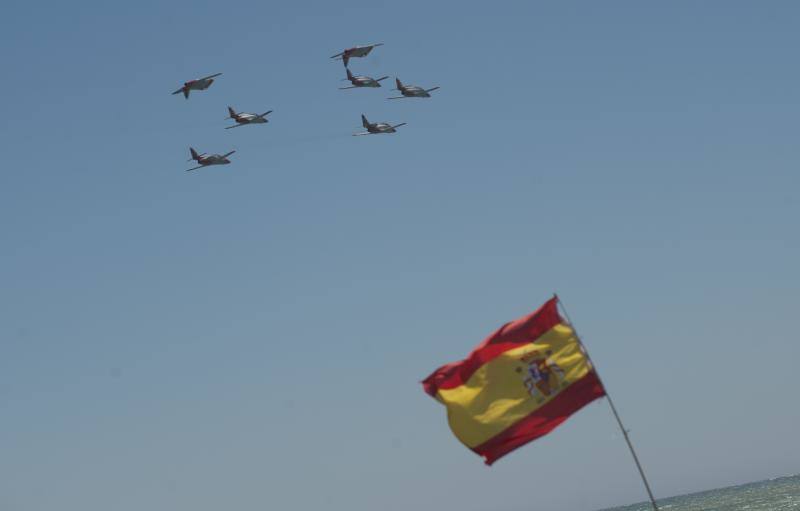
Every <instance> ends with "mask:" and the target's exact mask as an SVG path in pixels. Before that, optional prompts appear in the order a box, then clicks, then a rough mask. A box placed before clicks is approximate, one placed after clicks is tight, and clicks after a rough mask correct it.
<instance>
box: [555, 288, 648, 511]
mask: <svg viewBox="0 0 800 511" xmlns="http://www.w3.org/2000/svg"><path fill="white" fill-rule="evenodd" d="M553 296H554V297H555V299H556V300H557V301H558V303H559V304H560V305H561V309H562V310H563V311H564V316H566V318H567V322H568V323H569V324H570V326H571V327H572V331H573V332H575V338H576V339H578V342H579V343H580V345H581V349H583V352H584V353H585V354H586V358H587V359H588V360H589V363H590V364H591V365H592V368H593V369H594V373H595V374H596V375H597V379H598V380H599V381H600V384H601V385H602V386H603V390H604V391H605V393H606V401H608V404H609V406H610V407H611V412H612V413H613V414H614V418H615V419H617V424H619V429H620V430H621V431H622V436H624V437H625V442H626V443H627V444H628V449H630V451H631V455H632V456H633V461H634V462H635V463H636V468H637V469H639V475H640V476H642V482H643V483H644V487H645V489H646V490H647V495H648V496H649V497H650V503H651V504H652V505H653V510H654V511H659V510H658V505H657V504H656V499H655V497H653V491H652V490H651V489H650V483H648V482H647V477H646V476H645V475H644V469H643V468H642V464H641V463H639V457H638V456H637V455H636V451H635V450H634V449H633V444H632V443H631V439H630V437H628V430H627V429H625V426H624V425H623V424H622V419H621V418H620V417H619V413H617V407H616V406H614V401H612V400H611V396H610V395H609V394H608V391H607V390H605V389H606V385H605V383H603V380H602V378H600V373H598V372H597V366H595V365H594V362H593V361H592V357H591V356H589V350H587V349H586V346H585V345H584V344H583V341H582V340H581V336H580V335H578V330H577V329H576V328H575V324H574V323H573V322H572V319H570V317H569V313H568V312H567V308H566V307H565V306H564V302H562V301H561V298H560V297H559V296H558V294H556V293H553Z"/></svg>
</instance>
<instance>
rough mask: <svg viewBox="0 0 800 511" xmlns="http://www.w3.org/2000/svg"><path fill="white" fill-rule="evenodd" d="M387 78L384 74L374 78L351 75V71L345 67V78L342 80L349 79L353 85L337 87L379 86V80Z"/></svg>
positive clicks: (343, 88)
mask: <svg viewBox="0 0 800 511" xmlns="http://www.w3.org/2000/svg"><path fill="white" fill-rule="evenodd" d="M387 78H389V77H388V76H384V77H381V78H378V79H377V80H376V79H375V78H372V77H369V76H355V75H353V72H352V71H350V70H349V69H347V78H342V81H345V80H350V83H352V84H353V85H351V86H349V87H339V90H345V89H358V88H360V87H380V86H381V84H380V83H379V82H380V81H381V80H385V79H387Z"/></svg>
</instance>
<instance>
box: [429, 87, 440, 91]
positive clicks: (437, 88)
mask: <svg viewBox="0 0 800 511" xmlns="http://www.w3.org/2000/svg"><path fill="white" fill-rule="evenodd" d="M439 89H441V87H434V88H432V89H425V92H433V91H435V90H439Z"/></svg>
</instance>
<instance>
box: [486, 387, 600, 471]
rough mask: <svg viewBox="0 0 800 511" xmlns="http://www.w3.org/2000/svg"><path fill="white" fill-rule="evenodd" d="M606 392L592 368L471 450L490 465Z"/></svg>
mask: <svg viewBox="0 0 800 511" xmlns="http://www.w3.org/2000/svg"><path fill="white" fill-rule="evenodd" d="M605 395H606V392H605V390H604V389H603V384H602V383H600V379H599V378H598V377H597V374H596V373H595V372H594V371H592V372H590V373H589V374H587V375H586V376H584V377H583V378H581V379H580V380H578V381H576V382H575V383H573V384H572V385H570V386H569V387H567V388H566V389H564V390H563V391H562V392H561V393H560V394H559V395H558V396H556V397H555V398H553V400H552V401H550V402H549V403H547V404H545V405H544V406H542V407H541V408H538V409H537V410H536V411H535V412H533V413H532V414H530V415H528V416H527V417H525V418H524V419H522V420H520V421H519V422H517V423H515V424H514V425H513V426H510V427H509V428H507V429H506V430H504V431H503V432H502V433H500V434H498V435H497V436H495V437H493V438H491V439H489V440H487V441H486V442H484V443H482V444H481V445H479V446H477V447H475V448H474V449H472V450H473V451H475V452H476V453H477V454H479V455H480V456H483V458H484V460H485V461H486V464H487V465H491V464H492V463H494V462H495V461H497V460H498V459H500V458H502V457H503V456H505V455H506V454H508V453H510V452H511V451H513V450H514V449H516V448H518V447H521V446H523V445H525V444H527V443H528V442H531V441H533V440H536V439H537V438H539V437H542V436H544V435H546V434H548V433H550V432H551V431H553V430H554V429H555V428H556V427H558V425H559V424H561V423H562V422H564V421H565V420H567V419H568V418H569V416H570V415H572V414H573V413H575V412H577V411H578V410H580V409H581V408H583V407H584V406H586V405H588V404H589V403H591V402H592V401H594V400H595V399H598V398H601V397H603V396H605Z"/></svg>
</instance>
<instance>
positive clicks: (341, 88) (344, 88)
mask: <svg viewBox="0 0 800 511" xmlns="http://www.w3.org/2000/svg"><path fill="white" fill-rule="evenodd" d="M357 88H358V87H356V86H355V85H351V86H349V87H339V90H346V89H357Z"/></svg>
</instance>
